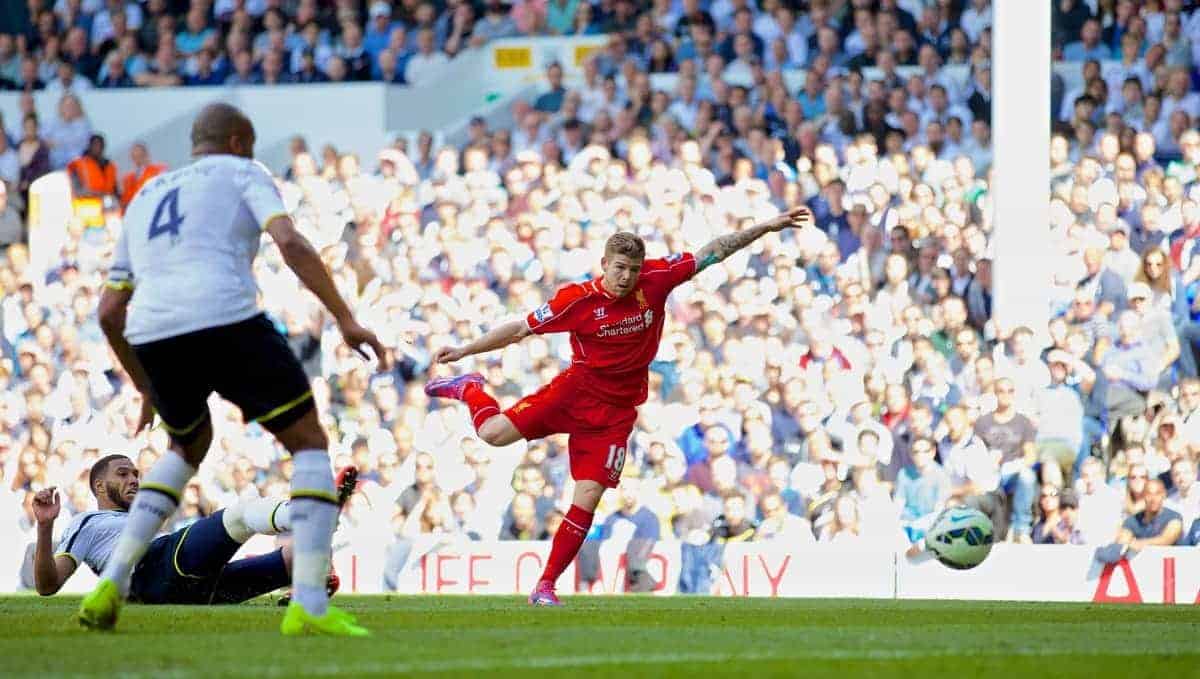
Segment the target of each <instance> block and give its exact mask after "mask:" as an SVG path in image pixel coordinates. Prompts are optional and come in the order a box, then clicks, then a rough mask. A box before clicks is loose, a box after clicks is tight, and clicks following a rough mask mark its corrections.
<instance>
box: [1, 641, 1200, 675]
mask: <svg viewBox="0 0 1200 679" xmlns="http://www.w3.org/2000/svg"><path fill="white" fill-rule="evenodd" d="M280 651H281V654H286V651H287V648H286V645H282V646H281V647H280ZM966 651H970V655H973V656H975V657H979V656H988V657H1006V658H1007V657H1013V656H1022V657H1035V658H1036V657H1051V656H1056V655H1064V654H1071V653H1079V652H1083V651H1081V650H1079V649H1072V648H1049V647H1039V648H1024V649H1003V648H996V649H990V650H980V649H962V650H960V651H959V652H954V651H951V650H934V649H931V650H928V651H922V650H911V649H864V650H862V651H850V650H814V651H812V652H799V653H753V652H752V653H701V652H697V653H689V652H676V653H646V654H637V655H635V654H625V655H611V654H609V655H579V656H543V657H532V658H474V659H468V658H463V659H457V660H426V661H413V662H405V661H399V662H394V663H390V662H381V661H372V662H362V663H356V662H353V661H342V662H338V663H336V664H325V665H316V664H308V665H305V667H304V668H303V669H302V670H296V669H294V668H283V667H279V666H273V665H272V666H264V667H253V668H252V667H249V666H246V665H238V666H237V667H236V673H237V674H241V675H243V676H254V677H262V678H271V677H285V678H290V677H295V676H297V675H299V676H305V675H310V674H320V675H331V674H332V675H337V674H347V675H350V674H422V673H431V672H466V671H487V670H494V669H531V670H544V669H567V668H581V667H603V666H607V665H669V664H674V663H718V662H769V661H803V660H836V661H845V660H867V661H884V660H915V659H920V658H939V657H955V656H959V655H963V654H964V652H966ZM1087 652H1088V653H1089V654H1090V655H1094V656H1099V657H1147V656H1161V655H1168V656H1189V657H1191V656H1200V648H1166V647H1161V648H1155V649H1146V648H1144V647H1143V648H1137V649H1134V648H1130V649H1121V648H1109V649H1105V650H1104V651H1102V652H1098V653H1097V652H1095V651H1094V650H1090V649H1089V651H1087ZM224 669H225V668H217V667H212V666H211V665H210V666H208V667H205V668H203V669H201V668H196V669H191V668H180V669H163V670H154V671H138V672H122V673H121V677H123V678H124V679H205V678H207V677H211V676H213V675H214V674H218V673H220V672H221V671H222V670H224ZM229 669H234V668H229ZM45 676H46V675H45V674H44V673H30V674H10V675H8V677H10V678H11V679H44V677H45ZM56 676H57V677H60V678H62V679H99V678H101V677H104V678H107V677H110V676H112V675H111V673H109V672H84V673H73V674H57V675H56Z"/></svg>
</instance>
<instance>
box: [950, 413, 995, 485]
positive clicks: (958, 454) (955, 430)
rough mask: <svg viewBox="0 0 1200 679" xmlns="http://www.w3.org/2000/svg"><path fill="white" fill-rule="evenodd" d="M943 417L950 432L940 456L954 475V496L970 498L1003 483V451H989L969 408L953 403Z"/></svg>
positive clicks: (952, 475)
mask: <svg viewBox="0 0 1200 679" xmlns="http://www.w3.org/2000/svg"><path fill="white" fill-rule="evenodd" d="M942 421H943V424H945V427H946V434H945V436H944V437H943V438H942V440H941V442H940V443H939V444H938V457H940V458H941V460H942V464H943V465H944V467H945V469H946V473H947V474H948V475H949V477H950V497H951V498H954V499H957V500H960V501H966V500H967V499H969V498H972V497H975V496H978V495H983V494H986V493H990V492H992V491H994V490H996V489H997V488H998V487H999V485H1000V455H999V453H992V452H990V451H988V449H987V446H986V445H984V443H983V441H982V440H981V439H980V438H979V437H978V436H976V435H975V431H974V429H973V428H972V426H971V419H970V416H969V415H968V414H967V409H966V408H964V407H963V406H952V407H951V408H950V409H949V410H947V411H946V416H945V418H944V419H943V420H942Z"/></svg>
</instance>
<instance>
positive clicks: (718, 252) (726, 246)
mask: <svg viewBox="0 0 1200 679" xmlns="http://www.w3.org/2000/svg"><path fill="white" fill-rule="evenodd" d="M812 223H813V215H812V211H811V210H809V209H808V208H806V207H795V208H792V209H791V210H788V211H787V212H785V213H783V214H781V215H779V216H778V217H776V218H774V219H771V220H768V221H765V222H763V223H762V224H755V225H754V226H751V227H748V228H745V229H742V230H741V231H734V232H733V233H728V234H725V235H724V236H718V237H717V238H714V239H713V240H712V241H711V242H710V243H709V244H708V245H705V246H704V247H702V248H700V250H699V251H697V252H696V271H697V272H699V271H703V270H705V269H707V268H708V267H710V266H712V265H713V264H716V263H717V262H723V261H725V258H727V257H729V256H730V255H732V254H733V253H735V252H737V251H738V250H741V249H742V248H744V247H746V246H747V245H749V244H751V243H753V242H754V241H756V240H758V239H759V238H761V237H762V236H763V235H764V234H768V233H771V232H772V231H782V230H783V229H786V228H790V227H801V226H811V225H812Z"/></svg>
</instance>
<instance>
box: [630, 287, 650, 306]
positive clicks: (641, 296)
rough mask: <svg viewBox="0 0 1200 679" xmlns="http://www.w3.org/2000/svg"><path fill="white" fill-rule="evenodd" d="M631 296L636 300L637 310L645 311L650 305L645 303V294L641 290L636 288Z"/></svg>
mask: <svg viewBox="0 0 1200 679" xmlns="http://www.w3.org/2000/svg"><path fill="white" fill-rule="evenodd" d="M633 296H634V297H636V298H637V303H638V308H639V309H645V308H646V307H648V306H650V303H649V302H647V301H646V293H645V292H643V291H642V289H641V288H638V289H637V290H636V291H635V292H634V293H633Z"/></svg>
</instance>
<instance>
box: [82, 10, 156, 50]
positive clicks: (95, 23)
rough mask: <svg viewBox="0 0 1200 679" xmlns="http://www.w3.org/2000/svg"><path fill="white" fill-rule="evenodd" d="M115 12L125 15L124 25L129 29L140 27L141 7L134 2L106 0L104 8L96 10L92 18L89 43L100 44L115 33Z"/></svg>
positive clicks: (135, 29) (136, 29)
mask: <svg viewBox="0 0 1200 679" xmlns="http://www.w3.org/2000/svg"><path fill="white" fill-rule="evenodd" d="M117 14H124V15H125V26H126V28H128V29H129V30H131V31H135V32H136V31H138V30H139V29H141V27H142V19H143V16H142V7H141V5H139V4H138V3H136V2H123V1H122V0H108V3H107V5H106V6H105V7H104V9H102V10H100V11H99V12H96V15H95V16H94V17H93V18H92V33H91V40H90V42H91V44H92V45H100V44H103V43H104V41H105V40H108V39H109V38H112V37H113V36H114V35H115V34H116V33H115V31H114V28H113V26H114V17H115V16H116V15H117Z"/></svg>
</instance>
